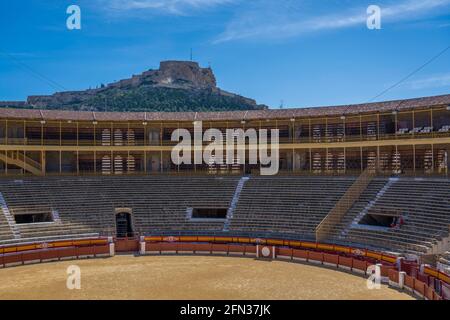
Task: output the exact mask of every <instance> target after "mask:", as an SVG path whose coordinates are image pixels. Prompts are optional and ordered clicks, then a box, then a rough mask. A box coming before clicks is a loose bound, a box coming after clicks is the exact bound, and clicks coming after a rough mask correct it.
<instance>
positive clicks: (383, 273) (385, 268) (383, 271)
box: [381, 265, 395, 277]
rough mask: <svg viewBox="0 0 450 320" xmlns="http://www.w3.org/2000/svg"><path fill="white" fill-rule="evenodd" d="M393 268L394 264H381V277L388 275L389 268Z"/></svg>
mask: <svg viewBox="0 0 450 320" xmlns="http://www.w3.org/2000/svg"><path fill="white" fill-rule="evenodd" d="M394 269H395V267H394V266H386V265H382V266H381V276H382V277H389V270H394Z"/></svg>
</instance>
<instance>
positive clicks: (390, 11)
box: [214, 0, 450, 43]
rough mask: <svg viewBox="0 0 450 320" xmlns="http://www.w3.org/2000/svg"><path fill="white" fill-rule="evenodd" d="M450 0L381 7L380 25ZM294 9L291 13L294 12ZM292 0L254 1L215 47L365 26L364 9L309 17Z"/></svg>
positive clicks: (411, 0)
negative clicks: (275, 0) (274, 1)
mask: <svg viewBox="0 0 450 320" xmlns="http://www.w3.org/2000/svg"><path fill="white" fill-rule="evenodd" d="M449 4H450V0H403V1H402V2H400V3H399V2H398V1H396V2H389V3H386V2H385V5H383V4H378V5H379V6H380V7H381V15H382V21H383V22H393V21H401V20H402V21H403V20H408V19H414V18H417V17H420V16H424V15H427V14H429V13H430V12H433V11H437V10H438V9H440V8H443V7H445V6H448V5H449ZM293 9H294V10H293ZM295 9H297V8H293V6H292V2H291V0H280V1H279V2H278V3H277V5H276V6H274V5H273V2H271V1H267V0H257V1H255V5H254V6H253V7H251V8H250V9H249V10H244V11H243V12H240V13H238V14H237V15H236V16H235V17H234V19H232V20H231V21H230V22H229V23H228V25H227V26H226V29H225V31H224V32H223V33H222V34H220V35H219V36H218V37H217V38H216V39H215V40H214V43H220V42H227V41H233V40H239V39H271V38H272V39H273V38H277V39H280V38H289V37H295V36H299V35H302V34H307V33H311V32H317V31H325V30H334V29H343V28H349V27H354V26H357V25H361V26H365V23H366V19H367V13H366V9H367V6H365V7H364V6H360V7H355V8H351V9H348V10H346V11H345V12H341V13H339V14H328V13H322V14H319V15H316V16H312V17H311V16H308V15H305V14H304V13H302V12H301V11H304V10H295Z"/></svg>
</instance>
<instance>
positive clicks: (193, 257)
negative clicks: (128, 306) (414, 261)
mask: <svg viewBox="0 0 450 320" xmlns="http://www.w3.org/2000/svg"><path fill="white" fill-rule="evenodd" d="M280 241H281V243H280ZM0 250H1V251H0V266H2V267H5V268H3V269H0V279H2V281H0V299H367V300H376V299H411V298H413V297H415V298H422V299H429V300H431V299H433V300H439V299H441V296H440V295H439V294H438V292H437V291H436V289H437V288H435V287H432V286H430V283H431V282H436V281H440V282H443V280H439V279H438V278H436V277H435V276H437V277H439V274H434V276H433V275H431V273H432V272H434V271H435V270H432V269H429V270H428V269H423V270H421V271H423V272H425V277H427V279H425V278H424V273H423V272H420V273H419V274H417V275H416V276H412V275H409V274H408V272H406V271H399V270H398V265H399V264H398V262H399V261H395V259H394V257H391V256H385V255H383V254H381V253H376V252H371V251H367V250H359V249H352V248H348V247H342V246H330V245H325V244H323V245H322V244H318V243H308V242H298V241H286V240H275V239H250V238H230V239H227V238H223V237H217V238H214V237H213V238H211V237H208V239H206V237H141V238H140V239H121V240H116V241H115V242H113V241H112V239H111V238H109V239H108V238H99V239H82V240H71V241H60V242H50V243H40V244H27V245H21V246H15V247H14V246H9V247H3V248H0ZM130 253H135V254H130ZM138 253H139V255H138ZM112 256H113V257H112ZM83 258H99V259H83ZM100 258H103V259H100ZM245 258H247V259H245ZM249 258H250V259H249ZM74 259H79V260H74ZM393 259H394V260H393ZM39 262H48V263H45V264H38V263H39ZM286 262H291V263H286ZM292 262H294V263H292ZM400 262H401V261H400ZM400 265H401V264H400ZM12 266H16V267H15V268H10V267H12ZM377 275H378V277H379V279H380V285H379V286H378V287H371V288H369V286H368V285H369V283H368V278H369V277H370V278H372V280H376V278H377V277H376V276H377ZM419 275H420V277H419ZM374 283H375V284H376V281H375V282H373V281H370V284H374Z"/></svg>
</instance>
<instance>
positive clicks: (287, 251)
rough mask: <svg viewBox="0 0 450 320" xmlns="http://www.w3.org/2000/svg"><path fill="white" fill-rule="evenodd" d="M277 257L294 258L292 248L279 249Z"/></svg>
mask: <svg viewBox="0 0 450 320" xmlns="http://www.w3.org/2000/svg"><path fill="white" fill-rule="evenodd" d="M276 255H277V256H284V257H289V258H291V257H292V249H290V248H277V250H276Z"/></svg>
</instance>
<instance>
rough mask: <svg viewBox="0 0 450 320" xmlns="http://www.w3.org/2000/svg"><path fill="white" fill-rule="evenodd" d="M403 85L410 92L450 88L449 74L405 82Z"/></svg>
mask: <svg viewBox="0 0 450 320" xmlns="http://www.w3.org/2000/svg"><path fill="white" fill-rule="evenodd" d="M403 85H404V86H406V87H407V88H409V89H412V90H421V89H430V88H443V87H447V88H448V87H450V73H447V74H434V75H429V76H428V77H424V78H420V79H417V80H411V81H408V82H405V83H404V84H403Z"/></svg>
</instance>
